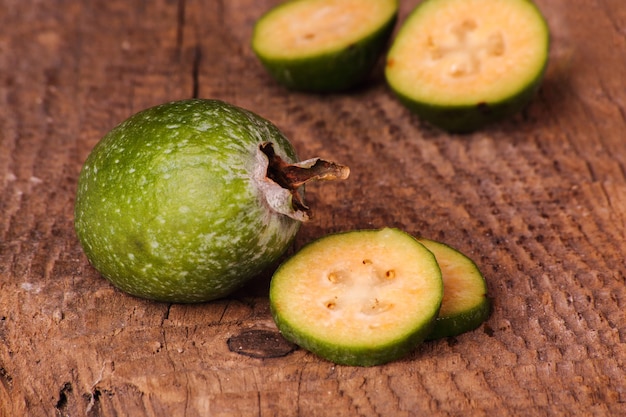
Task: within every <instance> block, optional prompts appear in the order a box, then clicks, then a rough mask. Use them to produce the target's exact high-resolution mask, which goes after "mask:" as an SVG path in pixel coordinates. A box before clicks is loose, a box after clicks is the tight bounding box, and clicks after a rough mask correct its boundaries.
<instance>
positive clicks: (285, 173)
mask: <svg viewBox="0 0 626 417" xmlns="http://www.w3.org/2000/svg"><path fill="white" fill-rule="evenodd" d="M259 150H260V151H261V152H262V153H263V154H264V155H265V156H266V157H267V160H268V165H267V171H266V177H267V178H268V179H270V180H271V181H273V182H274V183H276V184H278V185H279V186H280V187H281V188H283V189H285V190H287V191H288V192H289V193H290V194H291V204H292V209H293V210H294V211H295V212H296V213H300V215H301V216H303V218H298V216H296V217H294V216H291V217H294V218H297V219H298V220H306V219H307V218H308V216H307V212H308V211H309V207H308V206H307V205H306V204H305V203H304V201H303V198H302V194H301V193H300V192H299V191H298V189H299V188H300V187H301V186H302V185H304V184H306V183H308V182H311V181H332V180H343V179H346V178H348V176H349V175H350V168H348V167H347V166H345V165H340V164H337V163H335V162H330V161H326V160H324V159H321V158H312V159H307V160H305V161H301V162H296V163H294V164H290V163H288V162H285V160H283V159H282V158H281V157H280V156H279V155H277V154H276V152H275V151H274V147H273V145H272V143H271V142H265V143H263V144H261V145H260V146H259ZM286 214H287V213H286Z"/></svg>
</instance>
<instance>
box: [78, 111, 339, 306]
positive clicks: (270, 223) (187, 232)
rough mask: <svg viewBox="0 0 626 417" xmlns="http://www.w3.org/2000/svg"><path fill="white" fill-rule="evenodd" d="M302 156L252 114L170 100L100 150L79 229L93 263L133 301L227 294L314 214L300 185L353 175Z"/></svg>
mask: <svg viewBox="0 0 626 417" xmlns="http://www.w3.org/2000/svg"><path fill="white" fill-rule="evenodd" d="M297 161H298V159H297V157H296V154H295V151H294V148H293V146H292V145H291V144H290V143H289V141H288V140H287V139H286V138H285V137H284V136H283V135H282V133H281V132H280V131H279V130H278V128H277V127H276V126H274V125H273V124H272V123H270V122H269V121H268V120H266V119H264V118H262V117H261V116H258V115H256V114H254V113H252V112H250V111H247V110H244V109H242V108H239V107H236V106H234V105H231V104H228V103H225V102H223V101H218V100H203V99H196V100H182V101H175V102H170V103H165V104H161V105H158V106H155V107H152V108H149V109H146V110H143V111H140V112H139V113H137V114H135V115H133V116H131V117H130V118H128V119H127V120H126V121H124V122H122V123H121V124H120V125H118V126H117V127H115V128H113V130H111V131H110V132H109V133H107V134H106V135H105V136H104V137H103V138H102V139H101V140H100V141H99V142H98V143H97V144H96V146H95V147H94V148H93V149H92V151H91V153H90V154H89V156H88V158H87V160H86V161H85V164H84V165H83V169H82V171H81V173H80V177H79V179H78V190H77V195H76V203H75V229H76V233H77V235H78V238H79V240H80V243H81V245H82V247H83V249H84V252H85V254H86V255H87V258H88V259H89V261H90V262H91V264H92V265H93V266H94V267H95V268H96V269H97V270H98V271H99V272H100V273H101V274H102V275H103V276H105V277H106V278H108V279H109V280H110V281H111V282H112V283H113V284H114V285H115V286H117V287H118V288H120V289H122V290H124V291H126V292H128V293H130V294H133V295H136V296H139V297H144V298H149V299H154V300H159V301H166V302H201V301H209V300H212V299H216V298H220V297H224V296H227V295H228V294H230V293H231V292H233V291H234V290H236V289H238V288H239V287H241V286H242V285H243V284H244V283H246V282H247V281H248V280H249V279H251V278H252V277H254V276H255V275H257V274H259V273H260V272H261V271H262V270H264V269H265V268H266V267H268V266H269V265H270V264H272V263H273V262H275V261H276V260H277V259H278V258H279V256H280V255H281V254H282V253H283V252H284V251H285V249H286V248H287V246H288V245H289V243H290V242H291V241H292V239H293V238H294V236H295V234H296V232H297V230H298V228H299V225H300V223H301V222H302V221H304V220H306V218H307V213H306V209H307V208H306V206H305V205H304V203H303V201H302V197H303V194H302V190H301V189H298V186H299V185H300V184H301V183H303V182H305V181H307V180H308V179H311V178H313V179H316V178H317V177H324V178H330V177H333V176H336V177H339V176H341V177H345V176H347V168H346V167H340V166H339V167H338V166H335V165H333V164H330V163H326V162H325V161H322V160H319V159H313V160H307V161H302V162H297ZM311 174H312V175H311ZM292 186H293V187H292Z"/></svg>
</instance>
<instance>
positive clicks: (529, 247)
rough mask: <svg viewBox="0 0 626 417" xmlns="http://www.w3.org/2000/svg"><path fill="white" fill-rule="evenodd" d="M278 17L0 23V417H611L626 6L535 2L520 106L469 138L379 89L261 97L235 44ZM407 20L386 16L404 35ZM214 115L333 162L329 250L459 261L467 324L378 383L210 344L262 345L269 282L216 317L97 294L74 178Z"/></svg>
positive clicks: (255, 7)
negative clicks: (138, 134) (541, 41)
mask: <svg viewBox="0 0 626 417" xmlns="http://www.w3.org/2000/svg"><path fill="white" fill-rule="evenodd" d="M276 3H278V1H261V2H255V1H251V0H238V1H231V2H223V1H219V2H209V1H202V0H178V1H174V0H158V1H153V2H142V1H118V0H113V1H111V0H110V1H101V0H97V1H83V2H64V1H49V2H35V1H31V0H27V1H25V0H20V1H18V0H7V1H5V3H4V4H3V7H2V10H1V11H0V416H18V415H30V416H65V415H71V416H78V415H88V416H114V415H133V416H171V415H186V416H205V415H212V416H221V415H224V416H226V415H228V416H237V415H241V416H248V415H261V416H274V415H280V416H299V415H306V416H327V415H385V416H387V415H394V416H395V415H397V416H417V415H421V414H423V413H426V412H428V413H430V414H432V415H441V416H448V415H462V414H467V413H471V415H477V416H488V415H494V414H497V415H509V414H511V415H513V414H514V415H528V416H535V415H536V416H539V415H555V416H559V415H563V416H569V415H583V414H584V415H597V416H603V415H618V414H620V413H621V414H623V413H625V412H626V382H625V381H626V365H625V361H626V315H625V313H624V311H625V309H626V286H625V280H626V278H625V277H626V265H625V263H624V260H623V259H624V250H625V249H626V246H625V243H624V242H625V240H626V239H625V238H626V214H625V213H626V147H625V145H624V136H625V134H626V87H625V86H626V79H625V77H626V75H625V73H624V71H623V65H624V62H625V59H626V31H625V30H624V28H625V27H626V10H625V9H624V8H623V7H622V1H621V0H593V1H584V0H574V1H566V0H555V1H550V2H548V1H547V0H542V1H538V4H539V6H540V7H541V8H542V10H543V11H544V12H545V14H546V16H547V18H548V21H549V23H550V27H551V30H552V34H553V45H552V51H551V62H550V67H549V69H548V73H547V77H546V81H545V83H544V85H543V86H542V89H541V91H540V93H539V95H538V97H537V99H536V100H535V101H534V102H533V103H532V104H531V105H530V106H529V108H528V109H526V110H525V111H524V112H523V113H522V114H520V115H518V116H516V117H515V118H513V119H511V120H509V121H506V122H503V123H500V124H498V125H495V126H491V127H489V128H486V129H484V130H482V131H480V132H477V133H475V134H472V135H466V136H454V135H448V134H445V133H443V132H441V131H438V130H436V129H433V128H432V127H430V126H428V125H426V124H424V123H423V122H421V121H420V120H418V119H417V118H416V117H415V116H412V115H410V114H409V113H408V112H407V110H406V109H404V108H403V107H402V106H401V105H400V104H399V103H398V102H397V101H396V100H395V99H394V97H393V96H392V95H391V94H390V92H389V91H388V89H387V88H386V87H385V85H384V82H383V79H382V78H381V73H380V72H378V73H376V74H375V75H374V77H373V79H372V82H371V83H370V84H369V85H368V86H366V87H364V88H361V89H359V90H357V91H353V92H350V93H346V94H333V95H324V96H320V95H307V94H301V93H292V92H288V91H286V90H284V89H283V88H281V87H279V86H277V85H276V84H275V83H273V81H272V80H271V79H270V78H269V76H268V75H267V74H266V73H265V72H264V71H263V69H262V68H261V66H260V64H259V63H258V62H257V61H256V59H255V58H254V56H253V54H252V52H251V50H250V48H249V46H248V43H249V38H250V34H251V31H252V25H253V23H254V21H255V19H256V18H258V16H260V14H261V13H262V12H264V11H265V10H267V9H268V8H269V7H271V6H272V5H274V4H276ZM417 3H418V1H406V2H403V3H402V14H401V20H402V19H403V18H404V17H405V16H406V14H407V13H408V12H409V11H410V10H411V8H412V7H414V6H415V5H416V4H417ZM193 96H198V97H213V98H219V99H223V100H227V101H230V102H232V103H234V104H237V105H240V106H243V107H246V108H249V109H250V110H253V111H256V112H257V113H259V114H261V115H263V116H265V117H267V118H268V119H270V120H272V121H274V122H275V123H276V124H277V125H278V126H279V127H280V128H281V129H282V130H283V131H284V132H285V133H286V134H287V135H288V136H289V137H290V138H292V140H293V143H294V145H295V146H296V148H297V150H298V152H299V154H300V156H301V157H303V158H306V157H312V156H322V157H327V158H332V159H334V160H337V161H340V162H342V163H345V164H347V165H349V166H350V167H351V169H352V175H351V178H350V179H349V180H348V181H345V182H341V183H337V184H324V186H323V187H322V186H317V185H312V186H310V187H309V188H308V189H307V200H308V202H309V203H310V205H311V206H312V207H313V209H314V215H315V217H314V218H313V220H312V221H311V222H310V223H309V224H306V225H305V226H304V227H303V228H302V229H301V232H300V233H299V235H298V237H297V239H296V242H295V243H294V245H293V248H291V249H290V252H289V253H293V251H295V250H297V249H298V248H299V247H301V246H302V245H303V244H305V243H306V242H308V241H310V240H311V239H314V238H316V237H319V236H322V235H325V234H327V233H329V232H334V231H340V230H349V229H355V228H371V227H382V226H396V227H400V228H402V229H405V230H407V231H408V232H410V233H413V234H415V235H424V236H427V237H431V238H435V239H439V240H442V241H445V242H447V243H449V244H451V245H453V246H455V247H457V248H459V249H460V250H462V251H464V252H465V253H467V254H468V255H470V256H471V257H472V258H473V259H475V260H476V262H477V264H478V265H479V267H480V268H481V270H482V271H483V272H484V274H485V276H486V278H487V281H488V286H489V292H490V295H491V296H492V297H493V301H494V312H493V315H492V317H491V318H490V319H489V321H488V322H487V323H486V324H485V325H484V326H482V327H481V328H480V329H478V330H476V331H473V332H470V333H467V334H464V335H462V336H459V337H457V338H453V339H450V340H441V341H436V342H428V343H425V344H423V345H422V346H420V347H419V348H418V349H417V350H416V351H415V352H414V353H412V354H411V355H410V356H409V357H407V358H405V359H403V360H400V361H398V362H395V363H391V364H388V365H385V366H380V367H373V368H352V367H343V366H335V365H333V364H331V363H328V362H325V361H323V360H320V359H318V358H316V357H314V356H313V355H311V354H309V353H307V352H305V351H303V350H300V349H298V350H295V351H293V352H290V353H287V354H285V356H279V357H272V358H255V357H251V356H246V355H242V354H238V353H237V352H236V351H233V350H232V348H231V349H229V346H228V340H229V339H231V338H232V337H234V336H237V335H240V334H241V333H242V332H245V331H248V330H251V329H257V330H269V331H272V332H275V326H274V325H273V323H272V321H271V317H270V314H269V306H268V300H267V286H268V283H269V276H270V273H271V271H267V272H266V273H265V274H263V275H262V276H260V277H259V278H258V279H257V280H256V282H254V283H252V284H251V285H249V286H248V287H246V288H244V289H243V290H241V291H239V292H238V293H236V294H234V295H233V296H232V297H229V298H228V299H225V300H220V301H216V302H212V303H207V304H202V305H168V304H162V303H153V302H149V301H145V300H139V299H136V298H132V297H129V296H126V295H124V294H122V293H120V292H119V291H117V290H115V289H113V288H112V287H111V286H110V285H109V284H108V283H107V282H106V281H105V280H103V279H102V278H101V277H100V276H99V275H98V274H97V273H96V272H95V271H94V270H93V269H92V268H91V267H90V266H89V265H88V263H87V261H86V258H85V257H84V255H83V254H82V251H81V249H80V247H79V245H78V242H77V240H76V237H75V235H74V232H73V225H72V222H73V213H72V210H73V201H74V190H75V186H76V180H77V177H78V173H79V170H80V167H81V164H82V162H83V161H84V159H85V158H86V156H87V154H88V153H89V151H90V149H91V148H92V147H93V146H94V145H95V143H96V142H97V140H98V139H99V138H100V137H101V136H102V135H103V134H104V133H105V132H106V131H108V130H109V129H110V128H112V127H113V126H114V125H115V124H117V123H119V122H120V121H122V120H123V119H124V118H126V117H128V116H129V115H130V114H132V113H134V112H136V111H138V110H141V109H143V108H145V107H148V106H150V105H153V104H157V103H160V102H164V101H168V100H174V99H179V98H187V97H193Z"/></svg>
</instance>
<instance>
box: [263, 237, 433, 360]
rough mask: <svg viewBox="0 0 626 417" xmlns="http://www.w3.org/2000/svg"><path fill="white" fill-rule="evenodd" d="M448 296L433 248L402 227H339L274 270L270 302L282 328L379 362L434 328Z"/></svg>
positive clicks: (329, 352) (336, 351)
mask: <svg viewBox="0 0 626 417" xmlns="http://www.w3.org/2000/svg"><path fill="white" fill-rule="evenodd" d="M442 297H443V283H442V279H441V271H440V269H439V266H438V264H437V261H436V260H435V257H434V256H433V254H432V253H431V252H430V251H429V250H428V249H426V247H424V246H423V245H422V244H420V243H419V242H418V241H417V240H416V239H415V238H414V237H412V236H410V235H408V234H407V233H405V232H403V231H400V230H397V229H390V228H385V229H380V230H358V231H351V232H345V233H339V234H332V235H328V236H325V237H322V238H320V239H319V240H316V241H314V242H312V243H310V244H308V245H307V246H305V247H303V248H302V249H301V250H300V251H298V252H297V253H296V254H295V255H293V256H292V257H291V258H289V259H288V260H287V261H285V262H284V263H283V264H282V265H281V266H280V267H279V268H278V269H277V271H276V272H275V273H274V275H273V277H272V281H271V283H270V310H271V312H272V316H273V318H274V321H275V322H276V325H277V327H278V329H279V330H280V331H281V333H282V334H283V336H284V337H285V338H286V339H287V340H289V341H291V342H293V343H295V344H297V345H299V346H301V347H303V348H305V349H307V350H309V351H310V352H312V353H314V354H316V355H318V356H320V357H322V358H324V359H326V360H329V361H331V362H334V363H337V364H344V365H354V366H373V365H379V364H383V363H386V362H390V361H393V360H396V359H399V358H402V357H403V356H405V355H407V354H408V353H409V352H411V351H412V350H413V349H415V347H416V346H418V345H419V344H420V343H421V342H422V341H423V340H424V339H425V337H426V336H427V335H428V334H430V332H431V330H432V328H433V325H434V323H435V319H436V317H437V313H438V311H439V307H440V305H441V300H442Z"/></svg>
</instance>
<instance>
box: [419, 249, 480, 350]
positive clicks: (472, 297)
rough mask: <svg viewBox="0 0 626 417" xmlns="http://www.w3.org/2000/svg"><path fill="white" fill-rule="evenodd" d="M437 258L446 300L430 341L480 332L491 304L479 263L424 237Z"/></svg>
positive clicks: (444, 299)
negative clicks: (473, 331) (471, 331)
mask: <svg viewBox="0 0 626 417" xmlns="http://www.w3.org/2000/svg"><path fill="white" fill-rule="evenodd" d="M418 240H419V241H420V243H421V244H422V245H424V246H426V248H428V250H430V251H431V252H432V253H433V254H434V255H435V258H436V259H437V263H438V264H439V268H441V276H442V278H443V300H442V302H441V309H440V310H439V315H438V316H437V321H436V322H435V327H434V329H433V331H432V332H431V333H430V334H429V335H428V337H427V338H428V339H430V340H433V339H440V338H443V337H450V336H457V335H459V334H461V333H465V332H468V331H470V330H474V329H476V328H477V327H478V326H480V325H481V324H482V323H483V322H484V321H485V320H487V319H488V318H489V314H490V312H491V302H490V301H489V298H488V297H487V284H486V282H485V279H484V278H483V276H482V274H481V273H480V270H479V269H478V267H477V266H476V264H475V263H474V262H473V261H472V260H471V259H470V258H468V257H467V256H465V255H464V254H462V253H461V252H459V251H458V250H456V249H454V248H452V247H450V246H448V245H446V244H444V243H441V242H436V241H433V240H429V239H424V238H420V239H418Z"/></svg>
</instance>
